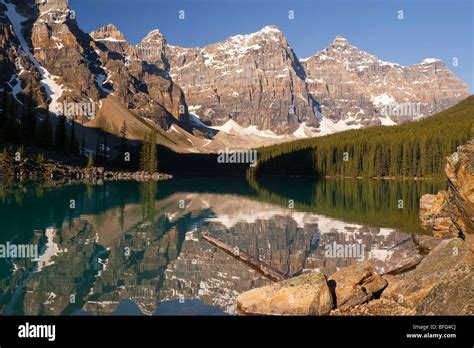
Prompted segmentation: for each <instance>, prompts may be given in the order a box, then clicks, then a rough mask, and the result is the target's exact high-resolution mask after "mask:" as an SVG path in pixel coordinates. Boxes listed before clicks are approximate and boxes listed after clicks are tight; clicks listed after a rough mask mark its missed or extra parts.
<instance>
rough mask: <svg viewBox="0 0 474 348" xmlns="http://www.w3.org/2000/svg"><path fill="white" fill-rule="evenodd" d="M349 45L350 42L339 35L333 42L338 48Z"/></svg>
mask: <svg viewBox="0 0 474 348" xmlns="http://www.w3.org/2000/svg"><path fill="white" fill-rule="evenodd" d="M348 44H349V41H347V39H346V38H345V37H343V36H341V35H337V36H336V37H335V39H334V40H333V41H332V45H333V46H337V47H346V46H347V45H348Z"/></svg>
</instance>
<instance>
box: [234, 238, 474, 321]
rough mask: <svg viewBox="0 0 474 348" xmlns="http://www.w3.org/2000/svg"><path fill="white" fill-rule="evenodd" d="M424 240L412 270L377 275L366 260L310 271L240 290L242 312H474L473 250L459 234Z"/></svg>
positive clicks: (239, 305) (350, 313)
mask: <svg viewBox="0 0 474 348" xmlns="http://www.w3.org/2000/svg"><path fill="white" fill-rule="evenodd" d="M424 239H425V240H424V241H425V242H427V239H429V243H426V245H429V244H431V247H432V249H431V250H430V251H429V254H428V255H427V256H425V257H424V258H423V260H422V261H421V262H420V263H419V264H418V265H417V266H416V268H414V269H412V270H408V271H406V272H402V273H401V274H397V275H392V274H378V273H377V272H375V270H374V267H373V266H372V265H371V264H370V263H368V262H365V263H361V264H356V265H352V266H349V267H345V268H342V269H340V270H338V271H337V272H336V273H334V274H332V275H331V276H329V277H327V278H326V276H325V275H324V274H322V273H321V272H309V273H305V274H303V275H301V276H298V277H294V278H291V279H289V280H285V281H282V282H276V283H273V284H270V285H267V286H264V287H261V288H256V289H252V290H250V291H247V292H244V293H242V294H240V295H239V297H238V298H237V307H238V310H239V312H240V313H241V314H244V315H299V316H301V315H317V316H321V315H330V316H347V315H350V316H352V315H474V295H473V293H472V284H474V267H473V265H474V252H473V249H472V248H469V246H468V244H467V243H466V242H465V241H464V240H463V239H461V238H452V239H445V240H441V239H439V238H436V237H426V238H424Z"/></svg>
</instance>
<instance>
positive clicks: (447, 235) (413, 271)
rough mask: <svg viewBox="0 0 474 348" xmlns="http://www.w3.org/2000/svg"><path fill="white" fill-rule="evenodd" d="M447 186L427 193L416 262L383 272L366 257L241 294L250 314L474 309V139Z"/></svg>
mask: <svg viewBox="0 0 474 348" xmlns="http://www.w3.org/2000/svg"><path fill="white" fill-rule="evenodd" d="M445 172H446V175H447V178H448V182H449V188H448V190H447V191H441V192H439V193H438V194H437V195H424V196H423V197H422V198H421V199H420V219H421V221H422V226H424V227H425V228H429V229H431V231H432V233H433V236H415V235H413V241H414V242H415V244H416V246H417V248H418V249H419V251H420V254H421V255H423V256H422V257H421V259H420V260H416V262H411V263H407V264H406V265H403V266H402V267H398V268H397V269H395V270H392V271H390V272H387V273H385V274H378V273H377V272H376V271H375V265H371V264H370V263H369V262H364V263H360V264H356V265H352V266H349V267H346V268H342V269H340V270H338V271H337V272H335V273H334V274H332V275H330V276H329V277H326V276H325V275H324V274H322V273H321V272H319V271H315V272H309V273H305V274H303V275H301V276H298V277H294V278H291V279H289V280H284V281H280V282H276V283H273V284H270V285H267V286H264V287H261V288H256V289H252V290H250V291H246V292H244V293H242V294H240V295H239V296H238V298H237V307H238V310H239V312H240V313H241V314H244V315H330V316H352V315H474V293H473V291H472V284H474V243H473V239H474V238H473V237H474V140H471V141H470V142H468V144H466V145H462V146H459V147H458V149H457V152H456V153H454V154H453V155H451V156H450V157H449V158H448V164H447V166H446V170H445Z"/></svg>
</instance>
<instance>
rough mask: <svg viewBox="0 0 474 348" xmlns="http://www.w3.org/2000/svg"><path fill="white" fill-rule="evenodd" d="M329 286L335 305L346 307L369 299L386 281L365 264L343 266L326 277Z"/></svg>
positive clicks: (383, 286)
mask: <svg viewBox="0 0 474 348" xmlns="http://www.w3.org/2000/svg"><path fill="white" fill-rule="evenodd" d="M328 284H329V287H330V288H331V291H332V292H333V293H334V295H335V298H336V303H335V307H337V308H339V309H347V308H351V307H354V306H356V305H358V304H361V303H364V302H367V301H369V300H371V299H372V298H373V297H374V295H376V294H378V293H380V292H381V291H382V290H383V289H384V288H385V287H386V286H387V281H386V280H385V279H384V278H382V276H380V275H379V274H377V273H376V272H375V271H374V270H373V268H372V267H371V266H370V265H369V264H367V263H362V264H355V265H353V266H350V267H345V268H343V269H341V270H339V271H337V272H336V273H334V274H333V275H331V276H330V277H329V279H328Z"/></svg>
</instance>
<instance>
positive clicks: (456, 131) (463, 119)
mask: <svg viewBox="0 0 474 348" xmlns="http://www.w3.org/2000/svg"><path fill="white" fill-rule="evenodd" d="M473 136H474V96H470V97H468V98H466V99H465V100H463V101H462V102H460V103H459V104H457V105H455V106H453V107H451V108H449V109H447V110H445V111H443V112H441V113H438V114H436V115H433V116H431V117H429V118H426V119H423V120H421V121H418V122H408V123H404V124H402V125H399V126H390V127H387V126H378V127H372V128H365V129H357V130H349V131H346V132H341V133H337V134H332V135H328V136H323V137H319V138H311V139H304V140H298V141H294V142H290V143H285V144H279V145H273V146H269V147H264V148H260V149H259V150H258V165H257V166H256V167H255V168H249V172H248V173H249V174H250V175H319V176H345V177H433V176H441V175H442V174H443V169H444V167H445V165H446V156H448V155H449V154H451V153H452V152H454V151H455V150H456V147H457V146H458V145H460V144H463V143H465V142H467V140H469V139H470V138H472V137H473Z"/></svg>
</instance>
